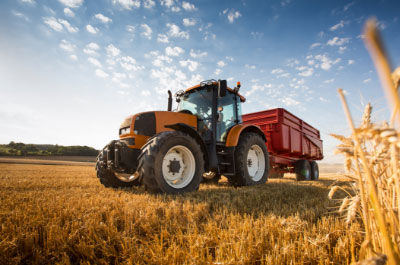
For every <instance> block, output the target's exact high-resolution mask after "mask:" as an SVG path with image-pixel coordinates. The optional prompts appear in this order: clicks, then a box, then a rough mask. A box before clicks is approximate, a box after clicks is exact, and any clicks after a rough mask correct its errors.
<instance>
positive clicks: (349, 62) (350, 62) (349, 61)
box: [347, 60, 355, 64]
mask: <svg viewBox="0 0 400 265" xmlns="http://www.w3.org/2000/svg"><path fill="white" fill-rule="evenodd" d="M347 63H348V64H354V63H355V61H354V60H348V61H347Z"/></svg>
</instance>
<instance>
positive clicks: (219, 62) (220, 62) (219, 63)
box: [217, 61, 226, 67]
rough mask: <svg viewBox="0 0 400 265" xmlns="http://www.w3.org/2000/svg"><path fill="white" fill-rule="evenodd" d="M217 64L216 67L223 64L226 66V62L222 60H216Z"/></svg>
mask: <svg viewBox="0 0 400 265" xmlns="http://www.w3.org/2000/svg"><path fill="white" fill-rule="evenodd" d="M217 65H218V67H224V66H226V63H225V62H224V61H218V62H217Z"/></svg>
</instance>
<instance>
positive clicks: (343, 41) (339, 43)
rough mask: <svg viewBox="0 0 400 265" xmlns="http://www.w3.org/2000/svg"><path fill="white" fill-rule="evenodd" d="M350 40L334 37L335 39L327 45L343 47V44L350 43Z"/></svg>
mask: <svg viewBox="0 0 400 265" xmlns="http://www.w3.org/2000/svg"><path fill="white" fill-rule="evenodd" d="M349 41H350V38H339V37H334V38H333V39H330V40H328V42H327V43H326V44H328V45H329V46H334V45H337V46H342V45H343V44H346V43H349Z"/></svg>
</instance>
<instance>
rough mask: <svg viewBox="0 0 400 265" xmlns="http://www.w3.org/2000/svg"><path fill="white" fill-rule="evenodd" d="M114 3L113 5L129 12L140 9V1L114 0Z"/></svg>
mask: <svg viewBox="0 0 400 265" xmlns="http://www.w3.org/2000/svg"><path fill="white" fill-rule="evenodd" d="M112 3H113V5H120V6H121V7H122V8H124V9H128V10H131V9H132V8H139V7H140V0H113V1H112Z"/></svg>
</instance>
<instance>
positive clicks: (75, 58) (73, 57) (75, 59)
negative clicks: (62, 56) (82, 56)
mask: <svg viewBox="0 0 400 265" xmlns="http://www.w3.org/2000/svg"><path fill="white" fill-rule="evenodd" d="M69 58H70V59H71V60H72V61H78V56H76V55H75V54H71V55H70V56H69Z"/></svg>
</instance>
